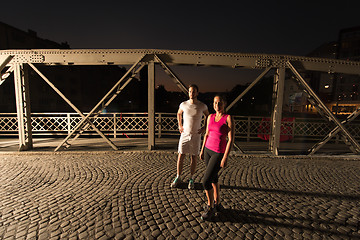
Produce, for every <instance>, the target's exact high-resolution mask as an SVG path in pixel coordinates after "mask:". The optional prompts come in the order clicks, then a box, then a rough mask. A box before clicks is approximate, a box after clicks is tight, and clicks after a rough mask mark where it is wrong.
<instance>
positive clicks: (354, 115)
mask: <svg viewBox="0 0 360 240" xmlns="http://www.w3.org/2000/svg"><path fill="white" fill-rule="evenodd" d="M359 115H360V108H358V109H356V110H355V111H354V112H353V113H352V114H350V115H349V116H348V117H347V118H346V119H345V120H344V121H342V122H341V124H343V125H345V124H347V123H349V122H351V121H352V120H354V119H355V118H357V117H358V116H359ZM339 131H340V128H339V127H338V126H336V127H335V128H334V129H333V130H332V131H331V132H330V133H329V134H328V135H327V136H325V137H324V138H323V139H322V140H321V141H320V142H318V143H316V144H315V145H314V146H312V147H311V148H310V149H309V155H312V154H314V153H315V152H316V151H317V150H319V149H320V148H321V147H322V146H324V145H325V143H327V142H328V141H329V140H330V139H331V138H332V137H333V136H335V135H336V134H337V133H338V132H339Z"/></svg>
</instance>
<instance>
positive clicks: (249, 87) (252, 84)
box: [226, 67, 271, 153]
mask: <svg viewBox="0 0 360 240" xmlns="http://www.w3.org/2000/svg"><path fill="white" fill-rule="evenodd" d="M270 69H271V67H268V68H266V69H265V71H263V72H262V73H261V74H260V75H259V76H258V77H257V78H256V79H255V80H254V81H253V82H252V83H251V84H250V85H249V86H248V87H247V88H246V89H245V90H244V91H243V92H242V93H240V95H239V96H237V98H235V100H234V101H232V103H230V104H229V106H227V108H226V111H227V112H228V111H229V110H230V109H231V108H232V107H233V106H234V105H235V104H236V103H237V102H238V101H239V100H240V99H241V98H242V97H244V95H245V94H246V93H248V92H249V91H250V90H251V89H252V88H253V87H254V86H255V85H256V84H257V83H258V82H259V81H260V80H261V79H262V78H263V77H264V76H265V75H266V74H267V73H268V72H269V71H270ZM234 146H235V147H236V148H237V149H238V150H239V151H240V152H241V153H244V151H243V150H242V149H241V148H240V147H239V146H238V145H237V144H236V143H234Z"/></svg>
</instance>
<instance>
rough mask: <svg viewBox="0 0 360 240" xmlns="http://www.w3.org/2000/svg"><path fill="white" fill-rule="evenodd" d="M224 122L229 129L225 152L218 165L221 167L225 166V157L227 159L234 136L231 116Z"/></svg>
mask: <svg viewBox="0 0 360 240" xmlns="http://www.w3.org/2000/svg"><path fill="white" fill-rule="evenodd" d="M226 122H227V125H228V127H229V131H228V141H227V143H226V149H225V153H224V156H223V158H222V160H221V163H220V167H222V168H224V167H226V164H227V159H228V156H229V153H230V150H231V148H232V146H233V144H234V137H235V124H234V119H233V117H232V116H230V115H229V116H228V117H227V119H226Z"/></svg>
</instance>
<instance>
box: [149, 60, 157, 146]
mask: <svg viewBox="0 0 360 240" xmlns="http://www.w3.org/2000/svg"><path fill="white" fill-rule="evenodd" d="M154 149H155V64H154V61H150V62H149V63H148V150H154Z"/></svg>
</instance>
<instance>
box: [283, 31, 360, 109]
mask: <svg viewBox="0 0 360 240" xmlns="http://www.w3.org/2000/svg"><path fill="white" fill-rule="evenodd" d="M307 56H308V57H315V58H330V59H331V58H333V59H343V60H349V61H359V60H360V26H359V27H353V28H346V29H342V30H340V31H339V37H338V41H332V42H328V43H324V44H323V45H321V46H319V47H318V48H316V49H315V50H313V51H312V52H310V53H309V54H308V55H307ZM303 75H304V78H305V80H306V81H307V82H308V83H309V85H310V86H311V88H312V89H313V91H314V92H315V93H316V94H317V95H318V96H319V97H320V99H321V100H322V101H323V102H324V103H325V104H326V105H327V106H328V108H329V109H330V110H331V111H332V112H333V113H334V114H351V113H352V112H353V111H355V109H356V108H357V107H358V106H360V97H359V90H360V89H359V86H360V76H358V75H349V74H340V73H325V72H306V73H303ZM290 85H291V84H290ZM286 88H287V90H285V91H287V95H289V96H290V97H289V101H290V102H295V103H296V102H297V104H295V105H294V106H292V104H291V103H290V104H289V108H290V111H301V112H304V113H316V110H315V108H314V106H312V105H311V104H309V103H308V102H307V100H306V98H303V101H300V100H299V99H300V97H299V96H300V91H301V89H296V87H295V86H286ZM289 88H292V89H289ZM289 91H292V93H289ZM296 96H297V97H296ZM292 99H298V101H296V100H292Z"/></svg>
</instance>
